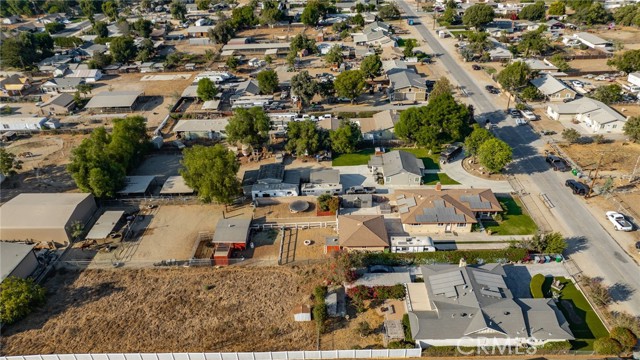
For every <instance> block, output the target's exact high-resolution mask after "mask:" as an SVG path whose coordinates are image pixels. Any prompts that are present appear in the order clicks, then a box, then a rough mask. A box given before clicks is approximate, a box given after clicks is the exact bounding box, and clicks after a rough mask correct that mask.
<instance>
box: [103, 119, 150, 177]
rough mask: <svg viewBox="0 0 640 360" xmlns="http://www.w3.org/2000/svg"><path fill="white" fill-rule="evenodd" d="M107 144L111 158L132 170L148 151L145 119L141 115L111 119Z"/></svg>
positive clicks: (126, 168)
mask: <svg viewBox="0 0 640 360" xmlns="http://www.w3.org/2000/svg"><path fill="white" fill-rule="evenodd" d="M110 140H111V141H110V142H109V144H108V152H109V154H110V157H111V160H112V161H116V162H118V163H119V164H122V165H123V166H124V168H125V170H132V169H133V168H134V167H135V166H136V165H137V164H138V163H139V162H140V160H141V159H142V157H143V156H144V155H145V154H146V153H147V151H149V135H147V124H146V120H145V118H144V117H142V116H128V117H126V118H116V119H113V130H112V132H111V138H110Z"/></svg>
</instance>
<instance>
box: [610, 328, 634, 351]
mask: <svg viewBox="0 0 640 360" xmlns="http://www.w3.org/2000/svg"><path fill="white" fill-rule="evenodd" d="M609 336H611V338H612V339H614V340H616V341H617V342H619V343H620V345H621V346H622V350H623V351H631V350H632V349H633V348H634V347H635V346H636V344H637V343H638V338H637V337H636V336H635V335H634V334H633V333H632V332H631V330H629V329H627V328H623V327H619V326H618V327H615V328H613V329H611V333H610V334H609Z"/></svg>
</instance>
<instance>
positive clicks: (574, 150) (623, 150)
mask: <svg viewBox="0 0 640 360" xmlns="http://www.w3.org/2000/svg"><path fill="white" fill-rule="evenodd" d="M561 148H562V149H563V150H564V151H566V152H567V154H568V155H569V157H571V159H572V160H573V161H575V162H577V163H578V165H579V166H580V167H581V168H583V170H589V169H592V168H595V167H596V165H597V163H598V160H599V159H600V156H601V155H602V156H603V158H602V163H601V165H600V172H601V173H603V174H606V173H611V174H612V175H618V176H621V175H629V174H631V172H633V169H634V167H635V165H636V163H637V161H638V157H639V156H640V144H636V143H631V142H622V141H615V142H612V143H608V144H596V143H592V144H572V145H567V144H563V145H561Z"/></svg>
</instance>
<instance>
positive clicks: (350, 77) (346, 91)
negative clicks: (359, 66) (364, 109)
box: [334, 70, 367, 103]
mask: <svg viewBox="0 0 640 360" xmlns="http://www.w3.org/2000/svg"><path fill="white" fill-rule="evenodd" d="M366 84H367V83H366V80H365V78H364V74H363V73H362V71H360V70H347V71H344V72H342V73H340V75H338V76H337V77H336V80H335V82H334V87H335V89H336V93H337V94H338V96H342V97H346V98H349V99H351V103H354V102H355V100H356V99H357V98H358V96H360V95H361V94H362V92H363V91H364V87H365V85H366Z"/></svg>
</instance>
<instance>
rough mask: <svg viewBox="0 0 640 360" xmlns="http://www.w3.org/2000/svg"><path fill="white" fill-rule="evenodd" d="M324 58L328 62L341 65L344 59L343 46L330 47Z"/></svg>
mask: <svg viewBox="0 0 640 360" xmlns="http://www.w3.org/2000/svg"><path fill="white" fill-rule="evenodd" d="M324 60H325V61H326V62H327V63H328V64H332V65H337V66H340V64H342V62H343V61H344V60H343V59H342V46H340V45H333V46H332V47H331V49H329V52H327V55H325V56H324Z"/></svg>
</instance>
